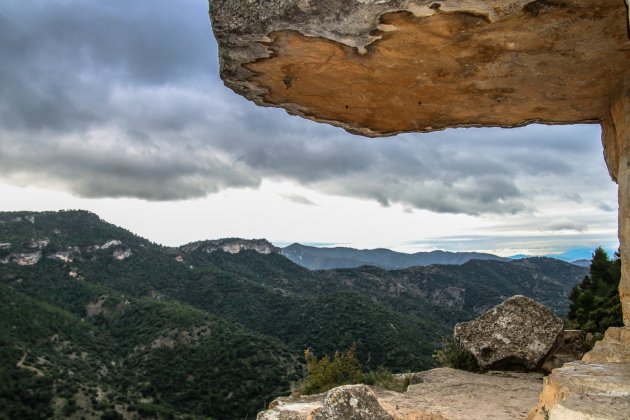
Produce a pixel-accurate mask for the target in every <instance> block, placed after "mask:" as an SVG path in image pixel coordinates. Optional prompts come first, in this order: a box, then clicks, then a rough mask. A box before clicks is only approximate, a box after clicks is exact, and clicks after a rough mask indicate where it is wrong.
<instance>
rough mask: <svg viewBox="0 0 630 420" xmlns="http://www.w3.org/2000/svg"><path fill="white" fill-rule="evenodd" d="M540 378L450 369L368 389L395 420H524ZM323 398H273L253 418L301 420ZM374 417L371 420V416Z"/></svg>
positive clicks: (314, 411) (314, 412)
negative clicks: (403, 386)
mask: <svg viewBox="0 0 630 420" xmlns="http://www.w3.org/2000/svg"><path fill="white" fill-rule="evenodd" d="M541 389H542V375H539V374H525V373H505V372H490V373H488V374H483V375H481V374H475V373H470V372H464V371H461V370H455V369H450V368H439V369H433V370H429V371H426V372H420V373H414V374H413V377H412V385H410V386H409V388H408V390H407V392H405V393H398V392H393V391H387V390H383V389H380V388H374V387H371V390H372V392H373V393H374V395H375V396H376V398H377V400H378V403H379V405H380V407H382V408H383V409H384V410H385V411H386V412H387V413H388V415H390V416H391V417H392V418H393V419H395V420H419V419H427V420H429V419H431V420H466V419H470V420H472V419H475V420H476V419H496V420H499V419H500V420H505V419H524V418H525V417H526V416H527V413H528V411H529V410H530V409H531V408H532V407H534V406H535V405H536V402H537V401H538V396H539V394H540V392H541ZM326 395H327V394H318V395H311V396H306V397H301V398H299V397H298V398H293V397H290V398H287V397H283V398H279V399H277V400H275V401H274V402H272V403H271V404H270V407H271V408H270V409H269V410H266V411H263V412H261V413H259V414H258V417H257V418H258V420H272V419H274V420H277V419H282V420H307V419H311V418H316V416H317V415H318V413H320V412H321V409H322V406H323V405H324V400H325V398H326ZM374 418H376V417H374Z"/></svg>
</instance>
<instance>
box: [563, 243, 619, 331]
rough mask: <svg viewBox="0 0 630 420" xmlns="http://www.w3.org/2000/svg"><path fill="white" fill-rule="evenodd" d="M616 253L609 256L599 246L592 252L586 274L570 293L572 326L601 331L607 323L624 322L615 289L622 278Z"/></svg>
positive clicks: (617, 324)
mask: <svg viewBox="0 0 630 420" xmlns="http://www.w3.org/2000/svg"><path fill="white" fill-rule="evenodd" d="M619 257H620V256H619V251H617V252H616V253H615V256H614V258H613V259H612V260H611V259H610V257H609V256H608V253H607V252H606V251H605V250H604V249H602V248H601V247H599V248H597V249H596V250H595V252H593V258H592V260H591V267H590V270H589V274H588V275H587V276H586V277H584V280H582V282H581V283H580V284H578V285H576V286H575V287H574V288H573V290H572V291H571V294H570V295H569V300H570V301H571V304H570V305H569V321H570V323H571V326H572V327H574V328H579V329H581V330H584V331H587V332H591V333H601V334H603V333H604V332H605V331H606V329H607V328H608V327H614V326H621V325H622V324H623V320H622V315H621V302H620V301H619V291H618V287H619V280H620V279H621V259H620V258H619Z"/></svg>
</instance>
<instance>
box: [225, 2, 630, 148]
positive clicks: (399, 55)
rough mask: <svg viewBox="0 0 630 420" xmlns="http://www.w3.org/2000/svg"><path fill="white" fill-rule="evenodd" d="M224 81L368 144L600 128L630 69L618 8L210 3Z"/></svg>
mask: <svg viewBox="0 0 630 420" xmlns="http://www.w3.org/2000/svg"><path fill="white" fill-rule="evenodd" d="M212 20H213V27H214V32H215V35H216V38H217V40H218V42H219V48H220V49H219V53H220V58H221V76H222V78H223V80H224V81H225V83H226V85H227V86H228V87H230V88H232V89H233V90H235V91H236V92H238V93H240V94H242V95H244V96H246V97H247V98H249V99H251V100H253V101H254V102H256V103H258V104H260V105H272V106H280V107H283V108H285V109H287V111H288V112H290V113H292V114H296V115H301V116H304V117H307V118H310V119H313V120H317V121H325V122H329V123H331V124H334V125H338V126H341V127H344V128H346V129H348V130H350V131H353V132H357V133H361V134H363V135H369V136H377V135H387V134H394V133H398V132H403V131H431V130H438V129H443V128H446V127H455V126H507V127H512V126H518V125H522V124H525V123H529V122H534V121H541V122H548V123H572V122H596V121H599V120H600V119H602V118H603V117H604V116H606V115H607V113H608V110H609V100H608V98H609V96H610V93H611V92H613V91H614V89H615V86H616V84H617V82H618V81H619V80H620V78H621V76H622V75H623V73H624V72H625V71H627V69H628V62H629V60H630V44H628V26H627V11H626V5H625V4H624V2H623V1H621V0H563V1H559V0H535V1H530V0H516V1H511V2H505V1H500V0H449V1H426V0H361V1H359V0H343V1H338V0H326V1H323V0H318V1H314V0H277V1H273V2H271V1H270V2H251V1H248V0H214V1H213V5H212Z"/></svg>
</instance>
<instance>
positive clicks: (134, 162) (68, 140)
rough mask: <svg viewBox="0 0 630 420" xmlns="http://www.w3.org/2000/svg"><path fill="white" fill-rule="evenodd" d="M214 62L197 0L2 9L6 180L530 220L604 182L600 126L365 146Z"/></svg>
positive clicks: (1, 128) (98, 193)
mask: <svg viewBox="0 0 630 420" xmlns="http://www.w3.org/2000/svg"><path fill="white" fill-rule="evenodd" d="M216 56H217V51H216V46H215V44H214V40H213V38H212V36H211V31H210V25H209V19H208V16H207V3H206V2H205V1H204V0H180V1H177V2H173V1H170V0H151V1H148V0H147V1H139V0H138V1H127V0H109V1H106V2H87V1H79V0H74V1H71V0H51V1H46V2H41V1H25V0H19V1H17V0H13V1H12V0H7V1H4V2H3V3H2V4H1V5H0V63H2V64H0V177H2V178H3V179H5V180H9V181H10V182H18V183H21V184H31V183H36V184H38V185H48V186H54V187H56V188H61V189H66V190H69V191H72V192H73V193H75V194H78V195H81V196H85V197H138V198H142V199H147V200H178V199H188V198H194V197H202V196H205V195H207V194H210V193H214V192H218V191H221V190H223V189H226V188H230V187H237V188H238V187H250V188H256V187H258V186H259V185H260V184H261V182H262V181H263V180H264V179H271V180H282V181H292V182H294V183H298V184H301V185H303V186H306V187H309V188H312V189H315V190H317V191H319V192H323V193H328V194H336V195H341V196H350V197H357V198H364V199H370V200H376V201H378V202H379V203H381V204H382V205H392V204H402V205H403V206H405V207H406V208H409V209H428V210H433V211H437V212H448V213H468V214H475V215H476V214H483V213H506V214H511V213H517V212H522V211H533V210H534V209H532V208H531V204H528V205H526V204H525V200H524V198H525V197H526V196H527V197H528V198H530V197H531V196H532V195H540V196H557V195H559V194H567V196H573V197H574V199H575V201H580V200H582V193H581V190H580V188H582V187H584V186H587V187H589V188H598V186H599V185H600V183H601V182H604V181H602V177H601V176H599V177H597V176H595V177H593V176H591V178H593V179H588V177H589V176H590V174H591V172H594V171H597V170H599V169H601V168H594V167H593V164H592V159H590V156H592V154H593V153H598V154H601V145H599V131H598V128H597V127H592V126H590V127H589V126H574V127H545V126H530V127H526V128H523V129H518V130H509V131H508V130H501V129H468V130H464V129H460V130H449V131H444V132H439V133H433V134H426V135H402V136H398V137H395V138H387V139H377V140H370V139H365V138H359V137H355V136H352V135H349V134H347V133H345V132H343V131H342V130H339V129H337V128H333V127H329V126H326V125H320V124H315V123H311V122H309V121H306V120H303V119H299V118H295V117H289V116H287V115H286V113H285V112H284V111H282V110H278V109H269V108H259V107H256V106H254V105H253V104H251V103H249V102H247V101H246V100H244V99H242V98H240V97H238V96H236V95H234V94H233V93H231V92H230V91H229V90H227V89H226V88H224V87H223V85H222V82H221V81H220V80H219V79H218V76H217V71H218V68H217V67H218V64H217V59H216ZM586 157H589V158H588V159H587V158H586ZM600 172H601V171H600ZM579 174H581V175H580V176H578V175H579ZM543 177H545V179H546V181H545V182H540V181H541V179H542V178H543ZM558 179H570V180H571V181H569V182H567V184H565V185H562V186H558V185H553V183H554V182H557V180H558ZM549 180H552V181H549ZM550 182H551V185H549V184H550ZM572 182H573V184H572ZM589 183H590V184H589ZM292 194H293V193H287V195H286V198H287V199H289V200H293V201H295V202H301V203H303V204H309V203H310V200H308V199H307V198H305V197H301V196H297V195H295V194H293V195H292ZM530 201H531V200H529V201H528V202H530ZM311 204H312V203H311ZM606 206H608V207H610V203H607V202H605V200H604V201H602V202H601V203H600V204H599V207H600V208H604V207H606Z"/></svg>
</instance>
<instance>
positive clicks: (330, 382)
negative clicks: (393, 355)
mask: <svg viewBox="0 0 630 420" xmlns="http://www.w3.org/2000/svg"><path fill="white" fill-rule="evenodd" d="M355 354H356V345H355V344H353V345H352V347H351V348H350V349H349V350H347V351H346V352H343V353H340V352H336V353H335V355H334V357H333V358H332V359H331V358H330V357H329V356H328V355H327V354H326V355H324V356H323V357H322V358H321V359H318V358H317V356H315V355H313V353H312V352H311V351H310V350H306V351H305V352H304V356H305V358H306V369H307V370H308V375H307V376H306V378H304V379H303V380H302V381H301V382H300V383H299V385H298V387H297V389H296V390H295V391H294V393H296V394H298V395H309V394H316V393H319V392H325V391H328V390H330V389H332V388H335V387H337V386H341V385H349V384H366V385H377V386H381V387H383V388H385V389H389V390H392V391H397V392H404V391H406V390H407V387H408V386H409V382H410V376H409V375H403V376H400V375H394V374H393V373H392V372H391V371H390V370H388V369H385V368H378V369H377V370H375V371H368V372H365V373H364V372H363V366H362V364H361V362H360V361H359V360H358V359H357V357H356V355H355Z"/></svg>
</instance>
